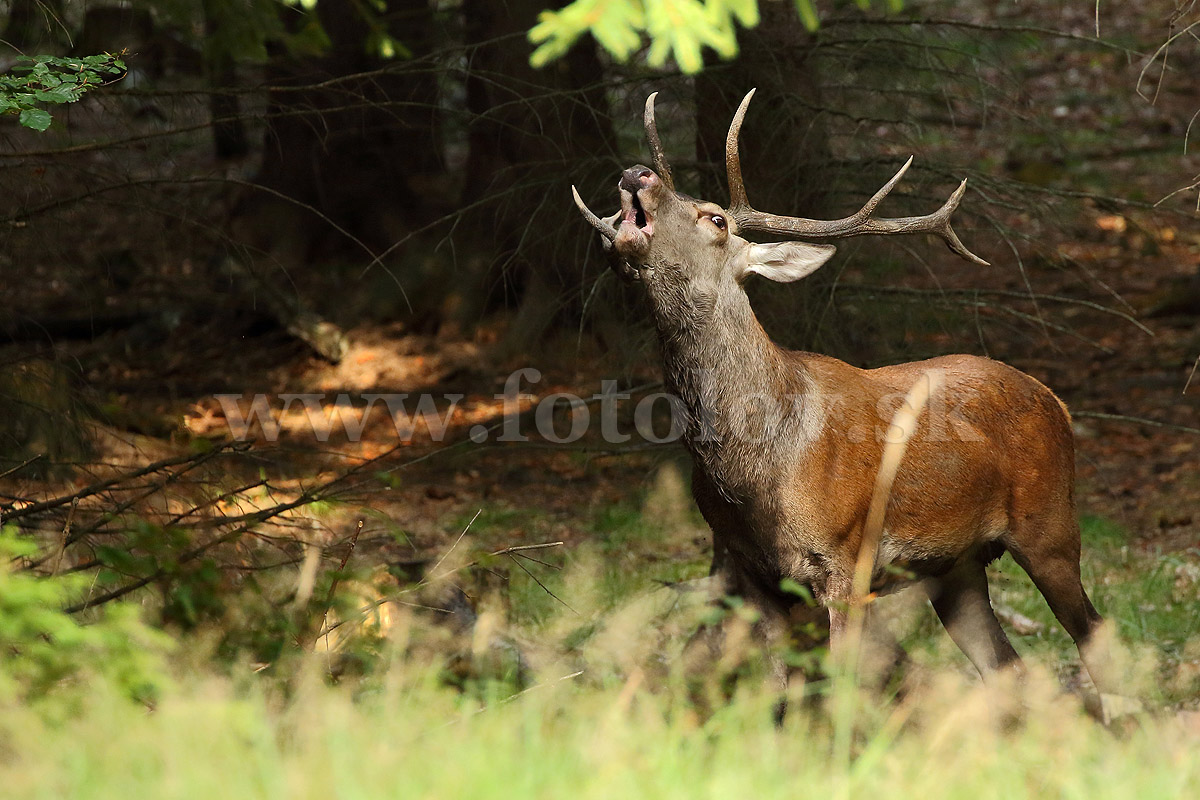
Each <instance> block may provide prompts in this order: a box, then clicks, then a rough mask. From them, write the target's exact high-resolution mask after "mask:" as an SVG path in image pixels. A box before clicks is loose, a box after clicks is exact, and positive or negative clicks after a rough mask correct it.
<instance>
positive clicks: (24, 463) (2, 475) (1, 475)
mask: <svg viewBox="0 0 1200 800" xmlns="http://www.w3.org/2000/svg"><path fill="white" fill-rule="evenodd" d="M45 455H46V454H45V453H38V454H37V455H36V456H34V457H33V458H30V459H27V460H25V461H22V462H21V463H20V464H17V465H16V466H15V467H13V468H11V469H6V470H4V472H0V478H7V477H8V476H9V475H12V474H13V473H14V472H20V471H21V470H23V469H25V468H26V467H28V466H29V465H30V464H32V463H33V462H35V461H37V460H38V459H39V458H43V457H45Z"/></svg>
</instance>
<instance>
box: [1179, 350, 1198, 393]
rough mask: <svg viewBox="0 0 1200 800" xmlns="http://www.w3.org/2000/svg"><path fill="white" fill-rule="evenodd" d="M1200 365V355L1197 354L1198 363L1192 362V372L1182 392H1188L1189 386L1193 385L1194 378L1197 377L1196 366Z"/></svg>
mask: <svg viewBox="0 0 1200 800" xmlns="http://www.w3.org/2000/svg"><path fill="white" fill-rule="evenodd" d="M1197 367H1200V356H1196V363H1195V364H1192V372H1191V374H1190V375H1188V379H1187V382H1186V383H1184V384H1183V391H1182V392H1180V394H1187V390H1188V387H1189V386H1191V385H1192V378H1194V377H1196V368H1197Z"/></svg>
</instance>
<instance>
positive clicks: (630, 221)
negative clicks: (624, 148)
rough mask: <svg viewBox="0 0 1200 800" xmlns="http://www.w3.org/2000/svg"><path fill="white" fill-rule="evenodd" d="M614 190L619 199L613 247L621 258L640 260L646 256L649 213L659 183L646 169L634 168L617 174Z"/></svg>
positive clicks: (654, 205)
mask: <svg viewBox="0 0 1200 800" xmlns="http://www.w3.org/2000/svg"><path fill="white" fill-rule="evenodd" d="M617 188H618V191H619V192H620V195H621V223H620V227H618V229H617V238H616V239H615V240H614V242H613V244H614V245H615V246H616V248H617V252H618V253H619V254H620V255H621V256H623V257H624V258H627V259H633V260H640V259H642V258H645V257H646V256H647V255H649V252H650V238H651V237H652V236H653V235H654V214H653V211H654V209H656V208H657V202H656V195H657V193H658V192H661V191H662V190H663V182H662V179H661V178H659V177H658V175H656V174H655V173H654V171H653V170H651V169H650V168H649V167H644V166H642V165H641V164H637V165H635V166H632V167H630V168H629V169H627V170H625V171H624V172H623V173H621V180H620V182H619V183H618V184H617Z"/></svg>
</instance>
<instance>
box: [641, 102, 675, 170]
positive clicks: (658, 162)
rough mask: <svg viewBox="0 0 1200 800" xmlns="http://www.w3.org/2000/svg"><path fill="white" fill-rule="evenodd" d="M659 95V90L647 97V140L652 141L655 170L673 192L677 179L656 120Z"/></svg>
mask: <svg viewBox="0 0 1200 800" xmlns="http://www.w3.org/2000/svg"><path fill="white" fill-rule="evenodd" d="M656 97H658V92H652V93H651V94H650V96H649V97H647V98H646V113H645V115H644V116H643V122H645V125H646V140H647V141H648V142H649V143H650V158H652V159H653V160H654V171H655V172H657V173H658V177H659V178H660V179H661V180H662V182H663V183H664V184H666V186H667V188H668V189H670V190H671V191H672V192H673V191H675V180H674V179H673V178H672V177H671V167H670V166H669V165H668V164H667V157H666V155H664V154H663V148H662V142H661V141H659V139H658V125H657V124H656V123H655V122H654V98H656Z"/></svg>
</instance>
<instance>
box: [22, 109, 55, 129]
mask: <svg viewBox="0 0 1200 800" xmlns="http://www.w3.org/2000/svg"><path fill="white" fill-rule="evenodd" d="M19 119H20V122H21V124H22V125H24V126H25V127H26V128H32V129H33V130H35V131H44V130H46V129H47V128H49V127H50V115H49V114H48V113H46V112H45V111H43V110H42V109H40V108H26V109H22V111H21V116H20V118H19Z"/></svg>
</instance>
